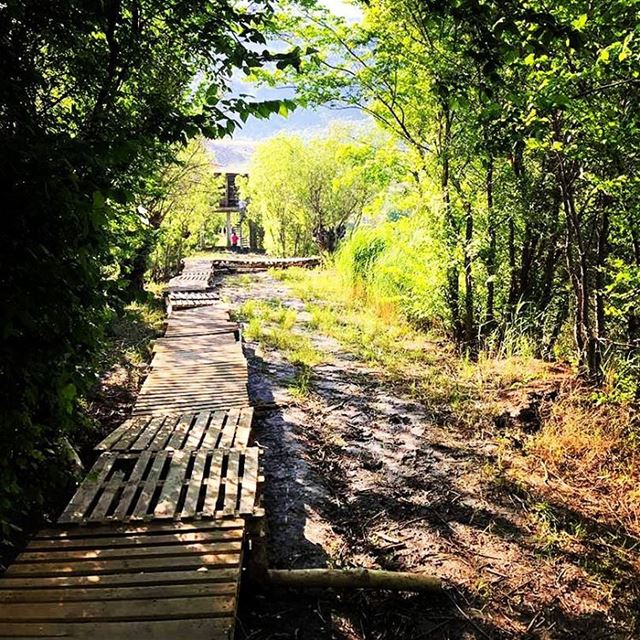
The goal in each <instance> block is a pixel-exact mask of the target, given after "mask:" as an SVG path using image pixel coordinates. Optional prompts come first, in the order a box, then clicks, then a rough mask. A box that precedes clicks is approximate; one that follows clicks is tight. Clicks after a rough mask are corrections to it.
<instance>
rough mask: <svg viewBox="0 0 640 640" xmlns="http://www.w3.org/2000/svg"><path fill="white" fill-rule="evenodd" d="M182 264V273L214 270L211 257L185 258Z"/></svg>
mask: <svg viewBox="0 0 640 640" xmlns="http://www.w3.org/2000/svg"><path fill="white" fill-rule="evenodd" d="M182 264H183V267H182V273H189V272H191V271H213V260H212V259H211V258H184V259H183V260H182Z"/></svg>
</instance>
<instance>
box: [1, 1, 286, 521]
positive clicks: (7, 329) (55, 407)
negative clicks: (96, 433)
mask: <svg viewBox="0 0 640 640" xmlns="http://www.w3.org/2000/svg"><path fill="white" fill-rule="evenodd" d="M271 16H272V9H271V6H270V5H269V3H268V2H266V1H265V2H258V3H252V4H251V6H250V7H245V6H239V5H236V4H235V3H231V2H228V1H227V0H217V1H215V2H207V3H201V2H195V1H186V2H185V1H184V0H180V1H178V0H168V1H166V0H163V1H162V2H160V1H159V0H101V1H96V0H89V1H83V2H80V1H78V0H60V1H58V2H50V3H41V2H36V1H35V0H25V1H20V2H17V1H14V0H11V1H9V2H5V3H3V4H2V6H1V7H0V193H1V194H2V200H3V206H4V214H5V215H4V224H3V229H2V234H3V237H2V248H3V250H2V254H1V255H2V257H1V258H0V273H2V279H1V280H2V283H1V285H0V287H1V290H0V294H1V295H2V299H3V305H2V311H1V312H0V334H1V335H2V343H1V345H0V361H1V362H2V365H1V367H0V409H1V412H2V415H1V416H0V440H1V441H2V443H3V447H4V452H3V456H2V458H0V524H2V525H3V527H5V529H6V527H7V526H9V525H8V524H7V523H8V522H9V521H13V520H14V519H15V518H16V517H17V512H25V511H27V510H29V509H31V508H32V507H34V506H36V507H37V506H38V504H40V505H43V497H42V496H43V494H42V489H43V487H47V488H48V492H49V493H52V494H55V489H56V488H59V487H60V486H63V485H64V483H65V482H67V481H68V473H67V471H68V468H67V466H68V465H66V463H65V454H64V451H65V446H64V439H65V436H70V435H71V434H72V432H73V429H74V428H77V426H78V424H77V420H76V407H77V398H78V397H79V396H81V395H82V393H83V392H84V390H85V389H86V388H87V387H88V386H89V385H90V384H92V382H93V379H94V376H93V367H92V359H93V356H94V354H95V352H96V349H97V346H98V342H99V340H100V336H101V334H102V332H103V331H104V327H105V325H106V320H107V319H108V317H109V315H110V313H112V312H113V310H114V309H115V308H117V307H118V305H119V304H121V303H122V301H123V300H125V299H126V296H127V295H129V290H130V287H129V280H130V278H131V277H132V275H133V276H134V277H135V273H136V269H137V268H138V262H137V261H136V259H135V255H136V253H137V252H138V251H139V249H140V247H141V246H142V245H143V242H142V239H141V234H143V233H144V225H143V224H141V213H140V209H139V206H140V205H141V204H142V203H143V201H144V200H145V198H146V197H147V193H146V187H147V183H148V179H149V176H151V175H154V174H155V173H156V172H157V171H159V170H161V169H162V167H163V166H166V164H167V163H169V162H170V161H171V160H172V158H173V156H174V154H175V150H176V145H178V144H180V143H184V142H186V141H187V140H188V139H189V138H191V137H193V136H194V135H196V134H198V133H203V134H204V135H208V136H218V135H222V134H224V133H226V132H229V131H232V130H233V128H234V127H235V126H236V124H237V123H236V120H237V119H238V118H240V119H242V118H246V117H247V115H248V114H249V113H255V114H257V115H259V116H261V117H266V116H268V115H269V114H270V113H272V112H274V111H277V110H278V109H280V108H281V106H282V105H281V103H279V102H275V101H271V102H266V103H260V104H249V103H247V101H246V100H244V99H243V98H238V99H230V98H228V97H226V96H225V87H226V86H227V84H228V82H229V79H230V76H231V73H232V71H233V70H234V69H242V70H244V71H247V72H248V71H249V70H250V69H251V68H254V67H256V66H258V65H260V64H262V63H264V62H265V61H268V60H270V61H276V62H277V63H278V64H280V65H281V66H282V65H285V64H287V63H288V62H294V63H295V60H296V57H297V52H295V51H294V52H292V53H291V54H289V53H283V54H274V55H270V54H268V53H258V52H256V49H257V47H256V46H255V45H256V44H258V45H261V44H264V42H265V40H264V37H263V36H262V34H261V29H264V27H265V24H266V23H267V21H268V20H270V19H271ZM196 78H197V79H198V82H196V81H195V80H194V79H196ZM34 478H37V481H34ZM47 506H48V507H49V508H51V509H54V508H55V505H52V504H51V502H50V501H49V502H48V503H47Z"/></svg>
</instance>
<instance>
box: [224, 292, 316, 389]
mask: <svg viewBox="0 0 640 640" xmlns="http://www.w3.org/2000/svg"><path fill="white" fill-rule="evenodd" d="M233 318H234V319H235V320H238V321H242V322H244V323H245V328H244V335H245V337H246V338H247V339H248V340H253V341H255V342H258V343H259V344H260V345H261V346H262V347H263V348H265V349H273V350H277V351H279V352H280V353H282V355H283V356H284V357H285V358H286V359H287V360H288V361H289V362H291V364H293V365H294V366H295V367H296V373H295V375H294V377H293V379H292V380H291V390H292V392H293V393H294V394H296V395H299V396H304V395H306V394H307V393H308V391H309V388H310V385H311V380H312V377H313V368H314V367H316V366H317V365H319V364H321V363H322V362H323V361H324V357H323V355H322V354H321V353H320V351H319V350H318V349H316V348H315V347H314V346H313V343H312V342H311V339H310V338H309V337H308V336H306V335H304V334H302V333H300V332H298V331H295V330H294V326H295V324H296V321H297V314H296V312H295V310H293V309H291V308H289V307H285V306H283V305H282V304H281V303H279V302H278V301H263V300H248V301H247V302H245V303H244V304H243V305H242V306H241V307H240V308H239V309H238V310H237V311H235V312H234V313H233Z"/></svg>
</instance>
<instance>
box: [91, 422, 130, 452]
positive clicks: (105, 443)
mask: <svg viewBox="0 0 640 640" xmlns="http://www.w3.org/2000/svg"><path fill="white" fill-rule="evenodd" d="M137 422H140V418H130V419H129V420H125V422H123V423H122V424H121V425H120V426H119V427H118V428H117V429H114V430H113V431H112V432H111V433H110V434H109V435H108V436H107V437H106V438H104V440H102V442H100V443H99V444H98V445H97V446H96V449H100V450H107V449H111V447H112V446H113V445H114V444H116V442H117V441H118V440H119V439H120V438H121V437H122V436H123V435H124V434H125V433H126V432H127V431H128V430H129V429H131V428H132V427H133V426H135V425H136V423H137Z"/></svg>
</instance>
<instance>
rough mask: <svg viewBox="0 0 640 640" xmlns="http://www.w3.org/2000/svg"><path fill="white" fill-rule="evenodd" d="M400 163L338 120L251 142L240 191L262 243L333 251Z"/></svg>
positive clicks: (379, 140)
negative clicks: (313, 133) (317, 130)
mask: <svg viewBox="0 0 640 640" xmlns="http://www.w3.org/2000/svg"><path fill="white" fill-rule="evenodd" d="M401 167H402V163H400V162H399V161H398V157H397V153H396V151H395V149H394V148H393V146H390V145H389V141H388V140H386V139H384V137H382V136H372V135H367V134H364V132H362V131H360V132H358V131H357V130H356V131H355V132H349V131H348V130H347V129H346V128H343V127H334V128H333V130H332V131H331V132H330V134H329V135H328V136H325V137H322V138H320V137H318V138H312V139H309V140H304V139H302V138H301V137H300V136H297V135H284V134H282V135H279V136H276V137H274V138H272V139H270V140H267V141H266V142H264V143H262V144H261V145H259V146H258V148H257V149H256V152H255V154H254V156H253V159H252V162H251V166H250V170H249V178H248V181H247V182H246V183H245V185H244V187H243V193H244V195H245V197H246V198H247V199H248V200H249V209H248V211H249V215H250V216H251V217H252V218H253V220H254V221H256V222H259V223H260V224H261V225H263V227H264V229H265V246H266V248H267V249H268V250H269V251H271V252H273V253H275V254H276V255H281V256H291V255H301V254H302V255H304V254H309V253H314V252H317V251H320V252H333V251H335V249H336V247H337V244H338V242H339V241H340V240H341V239H342V238H343V237H344V236H345V234H346V233H347V231H348V230H349V229H352V228H354V227H356V226H357V225H358V223H359V221H360V219H361V218H362V216H363V215H366V214H367V212H368V211H370V210H371V209H372V207H373V206H374V203H375V202H376V199H377V197H378V196H379V195H380V193H381V192H382V191H383V189H384V188H385V187H386V186H387V185H388V184H389V183H390V181H391V179H392V177H393V176H394V175H396V174H398V172H399V170H400V168H401Z"/></svg>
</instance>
